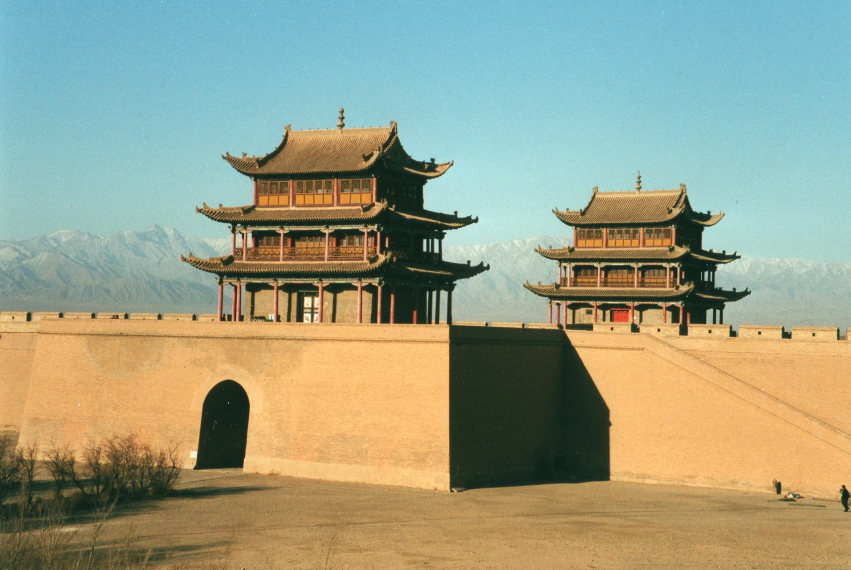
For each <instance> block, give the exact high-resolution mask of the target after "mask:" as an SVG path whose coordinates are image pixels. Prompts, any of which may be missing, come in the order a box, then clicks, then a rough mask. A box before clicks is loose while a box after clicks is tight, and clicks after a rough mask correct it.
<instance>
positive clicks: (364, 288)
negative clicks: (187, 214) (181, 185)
mask: <svg viewBox="0 0 851 570" xmlns="http://www.w3.org/2000/svg"><path fill="white" fill-rule="evenodd" d="M222 158H224V159H225V160H226V161H227V162H228V163H229V164H230V165H231V166H232V167H233V168H235V169H236V170H237V172H239V173H241V174H244V175H245V176H248V177H249V178H251V180H252V181H253V200H252V203H251V204H248V205H244V206H231V207H225V206H222V205H221V204H220V205H219V207H217V208H213V207H210V206H208V205H207V204H206V203H205V204H204V205H203V207H201V208H196V210H197V211H198V212H200V213H201V214H203V215H205V216H207V217H208V218H210V219H211V220H214V221H216V222H221V223H223V224H227V225H228V226H229V228H230V232H231V252H230V254H229V255H225V256H223V257H213V258H209V259H202V258H198V257H195V256H193V255H192V254H191V253H190V254H189V256H188V257H181V259H182V260H183V261H185V262H187V263H189V264H190V265H191V266H193V267H195V268H197V269H200V270H202V271H206V272H209V273H212V274H214V275H215V276H216V278H217V280H218V285H219V291H218V307H217V312H218V318H219V320H229V319H230V320H236V321H240V320H273V321H284V322H318V323H322V322H336V323H414V324H417V323H440V322H441V307H443V308H444V312H445V316H444V317H443V318H444V319H445V322H446V323H448V324H451V323H452V290H453V289H454V287H455V282H456V281H457V280H458V279H464V278H467V277H472V276H474V275H477V274H479V273H481V272H483V271H485V270H487V269H488V266H485V265H484V264H482V263H479V264H478V265H470V262H469V261H468V262H467V263H451V262H449V261H445V260H444V259H443V238H444V236H445V235H446V232H447V231H449V230H454V229H458V228H463V227H465V226H467V225H469V224H472V223H475V222H477V221H478V218H473V217H470V216H467V217H459V216H458V213H457V212H456V213H454V214H443V213H438V212H432V211H429V210H426V209H425V208H424V207H423V189H424V187H425V184H426V182H428V181H429V180H431V179H433V178H437V177H438V176H441V175H443V174H444V173H445V172H446V171H447V170H449V168H450V167H451V166H452V162H446V163H438V162H435V160H434V159H433V158H432V159H431V160H428V161H418V160H414V159H413V158H411V157H410V156H409V155H408V153H407V152H405V149H404V148H403V147H402V143H401V142H400V141H399V135H398V132H397V126H396V123H395V122H391V123H390V125H389V126H387V127H370V128H355V129H351V128H349V129H347V128H345V123H344V116H343V109H340V117H339V122H338V124H337V128H336V129H325V130H300V131H299V130H293V129H292V128H291V127H290V126H289V125H287V126H286V127H285V129H284V136H283V140H282V141H281V143H280V144H279V145H278V146H277V147H276V148H275V149H274V150H273V151H272V152H270V153H269V154H267V155H265V156H246V155H245V154H243V155H242V156H241V157H238V156H232V155H231V154H229V153H227V154H225V155H223V157H222ZM237 236H239V239H237ZM226 289H229V290H230V292H231V294H232V295H231V298H232V302H231V307H230V315H226V314H225V313H224V307H223V301H224V298H225V293H226ZM442 297H443V298H445V301H443V302H442V300H441V299H442Z"/></svg>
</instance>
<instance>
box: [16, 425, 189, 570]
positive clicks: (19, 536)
mask: <svg viewBox="0 0 851 570" xmlns="http://www.w3.org/2000/svg"><path fill="white" fill-rule="evenodd" d="M37 456H38V450H37V448H36V447H35V446H28V447H27V446H25V447H20V448H14V447H13V446H12V445H11V444H10V443H9V442H8V441H6V440H0V570H11V569H15V570H19V569H20V570H36V569H39V570H60V569H61V570H97V569H101V568H103V569H117V570H138V569H143V568H150V567H151V566H152V564H153V563H152V561H151V551H150V550H145V549H141V548H138V547H137V546H136V543H137V540H136V537H135V536H133V535H132V534H128V535H127V536H126V537H125V538H124V540H123V541H119V542H118V543H114V542H113V543H104V541H103V540H102V538H101V535H102V532H103V529H104V524H105V523H106V521H107V519H108V518H109V517H110V516H111V514H112V510H113V508H114V506H115V504H116V503H118V502H124V501H130V500H136V499H142V498H145V497H151V496H164V495H166V494H168V493H169V492H170V491H171V490H172V489H173V488H174V484H175V483H176V482H177V479H178V477H179V475H180V460H179V457H178V454H177V451H176V449H167V450H163V449H155V448H153V447H152V446H150V445H149V444H146V443H141V442H139V440H138V438H137V437H136V436H135V435H126V436H113V437H111V438H108V439H105V440H102V441H99V442H94V443H90V444H89V445H87V446H86V447H85V448H84V450H83V452H82V453H81V454H80V458H79V459H78V458H77V456H76V455H75V454H74V453H73V452H72V451H71V450H70V449H69V448H68V447H63V448H56V447H54V448H51V449H49V450H48V451H47V452H46V453H45V454H44V458H45V465H46V468H47V471H48V473H49V474H50V476H51V478H52V480H53V498H52V500H42V499H40V498H36V499H34V498H33V493H32V483H33V480H34V478H35V471H36V458H37ZM69 486H71V487H73V488H76V490H77V492H75V493H72V494H71V495H70V496H66V493H63V491H64V490H65V489H66V487H69ZM13 492H16V493H17V495H16V498H17V500H16V501H14V503H9V504H7V505H3V504H2V503H3V500H4V499H6V498H7V497H9V496H10V495H11V494H12V493H13ZM36 507H37V508H36ZM78 508H87V509H92V508H93V509H94V511H95V522H94V523H92V524H91V525H89V526H88V527H87V535H85V534H86V533H81V531H79V530H76V529H74V528H70V527H68V526H67V524H66V523H67V516H68V513H70V512H72V511H74V510H76V509H78Z"/></svg>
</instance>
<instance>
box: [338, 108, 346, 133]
mask: <svg viewBox="0 0 851 570" xmlns="http://www.w3.org/2000/svg"><path fill="white" fill-rule="evenodd" d="M345 118H346V110H345V109H343V108H342V107H340V116H339V120H338V121H337V128H338V129H340V130H341V131H342V130H343V127H345V126H346V123H345V122H344V119H345Z"/></svg>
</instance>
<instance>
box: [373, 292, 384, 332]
mask: <svg viewBox="0 0 851 570" xmlns="http://www.w3.org/2000/svg"><path fill="white" fill-rule="evenodd" d="M375 294H376V296H377V297H378V299H377V300H376V301H375V305H376V306H375V322H376V323H378V324H379V325H380V324H381V308H382V307H381V298H382V297H383V296H384V287H383V286H382V285H378V286H377V290H376V292H375Z"/></svg>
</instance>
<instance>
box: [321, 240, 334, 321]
mask: <svg viewBox="0 0 851 570" xmlns="http://www.w3.org/2000/svg"><path fill="white" fill-rule="evenodd" d="M323 231H324V232H325V261H328V247H329V242H330V241H331V230H323ZM320 322H321V321H320Z"/></svg>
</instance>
